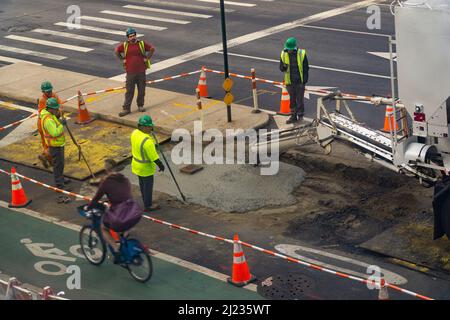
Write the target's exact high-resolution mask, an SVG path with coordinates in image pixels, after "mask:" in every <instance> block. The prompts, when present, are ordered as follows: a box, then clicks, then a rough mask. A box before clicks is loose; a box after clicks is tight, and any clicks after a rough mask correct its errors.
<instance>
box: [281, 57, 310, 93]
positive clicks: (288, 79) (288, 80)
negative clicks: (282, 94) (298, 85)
mask: <svg viewBox="0 0 450 320" xmlns="http://www.w3.org/2000/svg"><path fill="white" fill-rule="evenodd" d="M305 55H306V50H304V49H298V50H297V64H298V71H299V72H300V79H301V80H302V83H303V60H305ZM280 57H281V61H282V62H283V63H285V64H287V65H288V69H287V70H286V72H285V73H284V84H285V85H289V84H291V70H290V63H289V53H287V52H286V51H284V50H283V51H281V56H280Z"/></svg>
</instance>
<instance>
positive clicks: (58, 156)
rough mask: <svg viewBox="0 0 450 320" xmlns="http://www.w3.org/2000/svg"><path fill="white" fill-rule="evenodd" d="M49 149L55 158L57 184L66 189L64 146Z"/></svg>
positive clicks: (54, 172) (54, 166)
mask: <svg viewBox="0 0 450 320" xmlns="http://www.w3.org/2000/svg"><path fill="white" fill-rule="evenodd" d="M48 151H49V152H50V155H51V156H52V158H53V177H54V178H55V186H56V187H57V188H59V189H64V147H49V148H48Z"/></svg>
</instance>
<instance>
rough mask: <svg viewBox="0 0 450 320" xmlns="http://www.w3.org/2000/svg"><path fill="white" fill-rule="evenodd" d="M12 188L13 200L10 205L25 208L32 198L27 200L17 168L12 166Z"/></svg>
mask: <svg viewBox="0 0 450 320" xmlns="http://www.w3.org/2000/svg"><path fill="white" fill-rule="evenodd" d="M11 189H12V200H11V203H10V204H9V205H8V207H10V208H23V207H26V206H27V205H29V204H30V202H31V199H30V200H27V196H26V195H25V191H24V190H23V189H22V184H21V183H20V180H19V177H17V175H16V168H14V167H12V168H11Z"/></svg>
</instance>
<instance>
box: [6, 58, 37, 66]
mask: <svg viewBox="0 0 450 320" xmlns="http://www.w3.org/2000/svg"><path fill="white" fill-rule="evenodd" d="M0 61H5V62H11V63H17V62H23V63H29V64H35V65H38V66H42V64H41V63H36V62H31V61H27V60H21V59H16V58H10V57H5V56H0Z"/></svg>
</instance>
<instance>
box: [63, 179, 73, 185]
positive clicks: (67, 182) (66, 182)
mask: <svg viewBox="0 0 450 320" xmlns="http://www.w3.org/2000/svg"><path fill="white" fill-rule="evenodd" d="M70 183H72V180H70V179H67V178H64V185H67V184H70Z"/></svg>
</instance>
